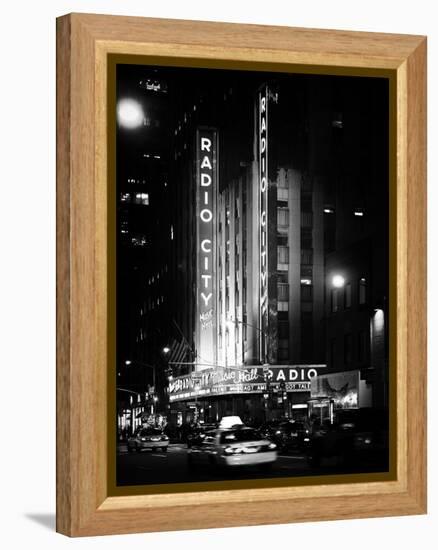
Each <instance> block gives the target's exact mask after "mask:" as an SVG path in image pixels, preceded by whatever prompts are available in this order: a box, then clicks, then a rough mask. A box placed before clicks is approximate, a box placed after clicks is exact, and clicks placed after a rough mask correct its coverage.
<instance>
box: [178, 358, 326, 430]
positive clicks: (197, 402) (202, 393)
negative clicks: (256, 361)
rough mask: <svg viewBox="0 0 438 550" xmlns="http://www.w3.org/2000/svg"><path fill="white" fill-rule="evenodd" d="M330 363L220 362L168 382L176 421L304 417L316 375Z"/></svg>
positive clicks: (245, 420)
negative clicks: (244, 364) (243, 364)
mask: <svg viewBox="0 0 438 550" xmlns="http://www.w3.org/2000/svg"><path fill="white" fill-rule="evenodd" d="M323 368H325V365H281V366H276V365H275V366H274V365H269V366H247V367H241V368H237V367H236V368H231V367H228V368H226V367H224V368H222V367H216V368H214V369H209V370H205V371H202V372H196V373H192V374H190V375H187V376H180V377H177V378H174V379H173V380H171V381H170V382H169V404H170V414H171V418H172V422H174V423H178V422H180V423H182V422H187V423H191V422H194V421H200V422H205V423H216V422H219V421H220V419H221V418H222V417H223V416H229V415H237V416H240V417H241V418H242V420H243V421H244V422H248V423H250V422H255V423H260V422H263V421H265V420H269V419H272V418H279V417H284V416H286V417H289V418H292V417H295V416H296V417H301V416H302V415H303V411H304V409H306V408H307V401H308V400H309V398H310V388H311V380H312V379H313V378H315V377H316V376H317V375H318V373H319V372H321V369H323Z"/></svg>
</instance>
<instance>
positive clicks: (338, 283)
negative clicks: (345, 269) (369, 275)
mask: <svg viewBox="0 0 438 550" xmlns="http://www.w3.org/2000/svg"><path fill="white" fill-rule="evenodd" d="M332 285H333V286H334V287H335V288H342V287H343V286H344V285H345V279H344V277H343V276H342V275H339V274H337V275H333V278H332Z"/></svg>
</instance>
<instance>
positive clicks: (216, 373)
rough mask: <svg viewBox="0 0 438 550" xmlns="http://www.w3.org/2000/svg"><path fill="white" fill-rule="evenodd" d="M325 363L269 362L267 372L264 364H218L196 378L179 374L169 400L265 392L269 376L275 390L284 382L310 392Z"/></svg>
mask: <svg viewBox="0 0 438 550" xmlns="http://www.w3.org/2000/svg"><path fill="white" fill-rule="evenodd" d="M325 366H326V365H284V366H270V367H269V369H268V370H267V371H266V373H265V372H264V370H263V367H259V366H254V367H250V366H248V367H246V368H242V369H230V368H226V367H224V368H215V369H211V370H207V371H204V372H203V373H202V375H201V376H200V377H198V375H197V377H196V380H195V379H194V378H193V376H191V375H187V376H179V377H177V378H174V379H173V380H172V381H171V382H170V383H169V399H170V401H180V400H183V399H192V398H194V397H202V396H211V395H229V394H245V393H263V392H264V391H265V390H266V378H265V374H266V376H267V379H268V380H269V384H270V387H271V388H272V389H273V390H274V391H275V390H278V389H279V388H280V384H281V383H282V382H284V384H285V391H288V392H299V391H306V392H310V385H311V380H312V379H314V378H315V377H316V376H317V375H318V372H319V370H320V369H321V368H325Z"/></svg>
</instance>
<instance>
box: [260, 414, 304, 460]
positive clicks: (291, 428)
mask: <svg viewBox="0 0 438 550" xmlns="http://www.w3.org/2000/svg"><path fill="white" fill-rule="evenodd" d="M260 430H261V432H262V433H263V435H264V436H265V437H266V438H268V439H270V440H271V441H273V442H274V443H275V444H276V445H277V447H278V450H279V452H286V451H290V450H291V449H303V448H304V447H305V446H306V444H308V443H309V429H308V428H307V427H306V426H305V424H304V422H299V421H294V420H288V419H286V420H273V421H270V422H267V423H266V424H264V425H263V426H262V427H261V428H260Z"/></svg>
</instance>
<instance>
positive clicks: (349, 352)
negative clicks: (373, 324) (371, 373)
mask: <svg viewBox="0 0 438 550" xmlns="http://www.w3.org/2000/svg"><path fill="white" fill-rule="evenodd" d="M340 343H341V342H340V341H339V339H336V338H332V339H331V340H330V349H329V357H328V361H329V365H330V366H331V367H336V366H338V365H337V361H338V359H339V355H338V346H339V345H340ZM368 356H369V339H368V333H367V332H366V331H365V330H361V331H359V332H358V333H357V334H355V335H353V334H352V333H347V334H344V338H343V363H344V365H347V366H348V365H351V364H352V363H353V361H354V360H357V362H358V363H366V362H367V361H368Z"/></svg>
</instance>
